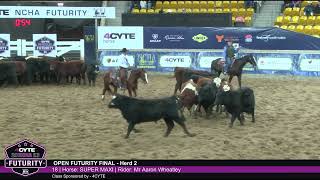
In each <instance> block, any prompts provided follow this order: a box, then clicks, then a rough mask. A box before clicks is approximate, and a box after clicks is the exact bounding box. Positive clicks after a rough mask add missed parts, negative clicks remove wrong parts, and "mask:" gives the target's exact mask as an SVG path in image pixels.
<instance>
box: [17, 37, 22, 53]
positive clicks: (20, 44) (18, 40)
mask: <svg viewBox="0 0 320 180" xmlns="http://www.w3.org/2000/svg"><path fill="white" fill-rule="evenodd" d="M21 40H22V39H17V41H16V45H17V47H16V51H17V55H18V56H22V50H21V46H22V42H21Z"/></svg>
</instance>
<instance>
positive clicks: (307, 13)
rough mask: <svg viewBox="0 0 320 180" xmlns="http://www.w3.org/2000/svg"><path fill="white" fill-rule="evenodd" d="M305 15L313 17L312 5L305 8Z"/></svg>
mask: <svg viewBox="0 0 320 180" xmlns="http://www.w3.org/2000/svg"><path fill="white" fill-rule="evenodd" d="M304 15H306V16H313V6H312V5H311V4H310V3H309V4H308V5H307V6H306V7H305V8H304Z"/></svg>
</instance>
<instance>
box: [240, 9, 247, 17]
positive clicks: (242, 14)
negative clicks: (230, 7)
mask: <svg viewBox="0 0 320 180" xmlns="http://www.w3.org/2000/svg"><path fill="white" fill-rule="evenodd" d="M238 15H239V16H245V15H246V9H244V8H240V9H239V10H238Z"/></svg>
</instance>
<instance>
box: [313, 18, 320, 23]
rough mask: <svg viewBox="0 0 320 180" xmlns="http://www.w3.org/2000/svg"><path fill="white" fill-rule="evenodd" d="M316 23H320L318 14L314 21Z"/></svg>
mask: <svg viewBox="0 0 320 180" xmlns="http://www.w3.org/2000/svg"><path fill="white" fill-rule="evenodd" d="M314 25H320V16H317V17H316V19H315V21H314Z"/></svg>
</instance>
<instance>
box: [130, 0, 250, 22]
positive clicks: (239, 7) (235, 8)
mask: <svg viewBox="0 0 320 180" xmlns="http://www.w3.org/2000/svg"><path fill="white" fill-rule="evenodd" d="M160 9H163V11H164V12H165V13H168V12H169V13H232V22H233V23H234V22H235V19H236V17H238V16H242V17H244V19H245V23H246V25H247V26H251V25H252V19H253V15H254V9H253V8H247V9H245V8H244V0H242V1H163V2H162V1H157V2H156V5H155V8H154V10H149V9H148V10H146V9H140V10H139V9H132V13H144V14H145V13H149V14H151V13H159V11H160Z"/></svg>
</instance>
